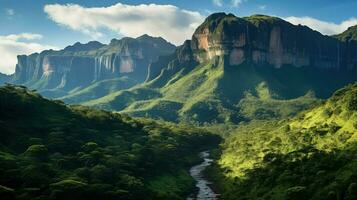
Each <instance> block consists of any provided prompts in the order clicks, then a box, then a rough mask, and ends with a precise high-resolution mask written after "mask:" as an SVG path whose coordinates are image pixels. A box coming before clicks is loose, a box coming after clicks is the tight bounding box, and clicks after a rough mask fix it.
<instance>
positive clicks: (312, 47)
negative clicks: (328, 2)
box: [0, 0, 357, 200]
mask: <svg viewBox="0 0 357 200" xmlns="http://www.w3.org/2000/svg"><path fill="white" fill-rule="evenodd" d="M182 1H184V0H182ZM33 2H35V1H33ZM36 2H37V1H36ZM39 2H42V1H39ZM180 2H181V1H180ZM215 2H223V1H215ZM226 2H228V0H227V1H226ZM232 2H233V3H234V2H236V4H237V5H238V4H243V3H247V2H253V1H247V0H241V1H231V3H232ZM341 2H342V1H341ZM344 2H345V1H344ZM289 3H290V1H289ZM324 3H325V2H324ZM224 5H225V6H224ZM224 5H223V4H222V5H221V7H222V9H223V8H226V7H227V5H228V4H224ZM356 5H357V4H356ZM158 6H159V8H160V9H159V10H160V12H158V11H157V10H156V11H155V12H153V11H152V10H150V9H154V8H157V7H158ZM49 7H50V8H51V7H52V9H65V11H64V12H62V13H66V14H67V12H68V13H71V15H68V22H70V23H82V22H83V23H87V21H88V19H87V18H85V17H83V19H82V17H81V18H80V19H77V20H75V21H72V20H71V17H74V18H75V17H76V16H82V14H83V13H84V12H85V11H88V10H90V16H92V13H95V12H100V14H103V13H105V12H104V11H106V12H108V9H109V10H110V12H109V14H110V15H108V16H107V15H103V16H102V17H98V18H97V17H95V16H94V14H93V16H94V17H93V20H97V19H101V20H104V19H107V17H108V18H110V16H111V15H115V17H120V16H121V14H122V13H116V12H114V11H113V10H115V9H129V11H127V12H124V14H126V15H128V16H127V19H125V20H124V21H128V22H129V23H131V22H132V21H135V20H144V21H145V27H144V28H146V25H147V26H148V27H150V26H152V25H153V24H154V25H155V31H154V32H151V33H157V32H161V31H167V30H162V28H160V27H161V26H162V25H163V24H164V25H165V23H164V21H165V20H167V19H164V18H165V17H162V16H161V15H160V16H158V17H157V18H155V20H158V19H159V20H160V23H157V22H156V21H155V23H149V21H150V20H148V21H146V17H142V16H141V15H137V13H136V12H135V14H134V11H132V10H131V9H132V8H134V7H135V8H136V7H140V8H141V9H144V10H145V12H147V13H149V14H148V15H150V16H151V15H157V14H158V13H160V14H162V13H161V10H165V9H169V10H170V13H171V12H172V13H176V12H179V13H181V14H180V15H178V17H177V16H176V15H175V16H176V18H175V17H174V16H171V15H170V16H171V17H168V19H169V20H171V21H173V22H175V23H179V24H181V22H182V24H181V25H182V26H183V27H184V24H185V23H184V21H185V20H186V21H189V22H190V25H189V27H190V30H191V31H188V32H190V34H191V35H190V37H189V38H187V37H186V36H185V37H186V38H185V40H183V41H182V43H180V44H178V43H177V44H176V43H175V44H172V43H171V42H169V41H166V40H165V39H164V38H163V37H161V36H160V35H161V34H154V35H153V36H149V35H147V34H146V33H141V32H140V34H141V36H139V35H140V34H133V35H131V36H135V37H129V36H128V37H127V36H126V35H125V34H120V36H123V37H122V38H119V39H115V38H114V39H112V40H110V42H109V43H108V44H102V43H101V42H98V41H90V42H88V43H83V44H82V43H80V42H76V43H74V44H73V45H70V46H67V47H64V48H62V49H59V48H56V49H55V50H53V49H50V50H43V51H42V52H38V53H32V54H30V55H18V56H17V57H16V59H17V64H16V65H15V66H14V73H13V74H2V73H0V200H101V199H103V200H357V59H356V55H357V25H354V26H351V27H349V28H348V27H347V25H353V24H350V23H352V22H350V21H345V22H343V23H342V22H341V24H335V23H332V22H331V23H328V22H320V21H318V20H317V22H319V23H322V24H324V25H329V26H331V25H332V26H334V28H335V29H338V30H335V31H333V34H326V33H325V32H319V31H318V30H317V29H316V27H314V26H313V27H312V28H310V27H308V26H306V25H302V24H300V23H299V24H296V23H292V22H291V21H289V20H288V18H279V17H275V16H267V15H261V14H255V15H251V16H246V17H237V16H235V15H234V14H232V13H229V14H227V13H224V12H219V13H211V14H210V15H208V14H205V15H202V16H201V15H200V13H199V12H191V11H188V10H180V9H178V7H175V6H170V5H156V4H150V5H146V4H142V5H135V6H133V5H126V4H124V3H117V4H116V5H113V6H109V7H100V8H99V7H93V8H86V7H81V6H80V5H72V4H68V5H60V4H55V5H52V6H51V5H50V6H49ZM237 7H238V6H237ZM47 8H48V7H47ZM76 9H79V11H78V13H77V12H76V13H73V10H76ZM112 9H113V10H112ZM41 10H43V9H41ZM154 10H155V9H154ZM0 11H1V9H0ZM205 12H206V11H205ZM207 12H211V11H207ZM128 13H129V14H128ZM13 14H14V15H15V13H13ZM124 14H123V15H124ZM0 15H1V12H0ZM173 15H174V14H173ZM206 15H208V16H206ZM328 15H330V13H328ZM192 16H195V17H193V18H194V19H191V18H192ZM276 16H279V15H276ZM280 16H281V15H280ZM0 17H1V16H0ZM13 17H15V16H13ZM16 17H17V16H16ZM57 17H58V16H57ZM148 17H149V16H148ZM88 18H91V17H88ZM56 19H57V18H56ZM66 19H67V16H66ZM294 19H295V18H294ZM304 19H305V20H306V19H308V20H312V21H313V22H316V21H314V20H313V18H311V19H310V18H308V17H307V18H304ZM48 20H49V21H51V20H52V21H53V20H54V18H53V17H52V18H51V17H50V16H49V17H48ZM131 20H132V21H131ZM161 20H162V21H163V23H161ZM190 20H196V21H197V23H193V21H192V23H191V21H190ZM290 20H291V18H290ZM351 20H352V21H353V20H355V19H354V18H351ZM110 21H111V22H115V24H117V23H118V24H119V23H121V21H120V20H110ZM317 22H316V23H317ZM356 23H357V22H356ZM56 24H57V25H58V24H60V25H64V26H63V29H65V28H66V27H67V26H68V27H70V28H72V29H76V28H74V26H75V25H73V24H72V25H73V26H72V25H67V26H66V25H65V24H61V23H60V22H56ZM99 24H102V23H99V22H98V26H100V27H101V26H102V25H99ZM181 25H180V28H179V30H180V31H181ZM87 26H88V27H87ZM194 26H195V27H196V28H195V29H194ZM342 26H343V27H342ZM68 27H67V28H68ZM87 28H88V29H87ZM97 28H98V27H97ZM101 28H104V29H105V26H104V27H101ZM127 28H130V27H127ZM131 28H133V27H131ZM141 28H143V27H141V26H137V27H134V29H135V30H137V29H138V30H139V29H141ZM92 29H93V30H92ZM114 29H122V28H118V27H116V28H114ZM114 29H113V30H114ZM342 29H343V30H342ZM46 30H48V29H46ZM128 30H129V29H128ZM331 30H332V29H331ZM331 30H330V31H331ZM61 31H63V30H62V29H61ZM73 31H82V32H88V33H92V32H93V33H94V32H95V33H98V34H99V35H100V33H99V32H97V31H99V30H96V29H95V27H94V26H91V25H89V24H88V25H87V24H86V27H84V28H78V30H73ZM100 31H102V30H100ZM145 31H146V30H145ZM182 32H186V31H184V30H182ZM128 33H130V31H128ZM149 33H150V32H149ZM58 34H60V33H58ZM174 35H175V36H177V37H178V36H180V37H181V32H180V33H178V34H177V33H175V34H174ZM124 36H125V37H124ZM137 36H139V37H137ZM66 37H68V36H66ZM41 38H42V36H41V35H36V34H35V35H31V34H29V33H25V34H20V35H8V36H2V35H0V51H1V50H2V49H5V48H2V46H1V45H2V44H3V43H2V40H6V41H7V43H6V44H21V45H22V46H26V45H25V42H26V41H27V42H31V41H32V40H41ZM56 38H59V37H58V36H57V33H56ZM46 40H47V39H44V41H46ZM83 40H85V39H83ZM24 41H25V42H24ZM81 41H82V40H81ZM108 41H109V40H108ZM32 42H35V41H32ZM29 44H30V43H29ZM31 44H32V46H36V45H35V44H36V43H31ZM29 46H31V45H29ZM61 46H62V44H61ZM26 47H27V46H26ZM36 47H37V46H36ZM46 47H47V46H46ZM11 48H12V47H11ZM49 48H50V46H49ZM9 49H10V48H9ZM0 56H2V53H1V52H0ZM1 59H3V57H0V61H1ZM0 67H2V66H0ZM0 69H1V68H0Z"/></svg>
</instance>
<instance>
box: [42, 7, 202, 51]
mask: <svg viewBox="0 0 357 200" xmlns="http://www.w3.org/2000/svg"><path fill="white" fill-rule="evenodd" d="M44 11H45V12H46V13H47V14H48V16H49V18H50V19H51V20H53V21H54V22H56V23H58V24H60V25H62V26H65V27H67V28H70V29H72V30H76V31H81V32H82V33H84V34H87V35H89V36H91V37H92V38H93V39H98V38H99V37H101V36H103V35H104V33H103V31H102V30H103V29H109V30H111V31H114V32H116V33H118V34H120V35H124V36H129V37H138V36H140V35H142V34H145V33H146V34H149V35H152V36H161V37H163V38H165V39H167V40H169V41H170V42H173V43H175V44H177V45H178V44H182V42H183V41H184V40H186V39H189V38H191V35H192V33H193V32H194V30H195V28H196V27H197V26H198V25H199V24H200V23H202V22H203V20H204V16H203V15H201V14H200V13H199V12H194V11H188V10H183V9H179V8H178V7H176V6H172V5H157V4H140V5H127V4H122V3H117V4H115V5H113V6H109V7H91V8H87V7H83V6H80V5H77V4H66V5H60V4H49V5H46V6H45V7H44Z"/></svg>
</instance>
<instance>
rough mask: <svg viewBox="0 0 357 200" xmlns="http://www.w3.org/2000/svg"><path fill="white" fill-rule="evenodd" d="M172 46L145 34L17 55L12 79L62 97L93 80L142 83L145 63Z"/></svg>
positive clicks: (148, 62) (144, 75) (17, 82)
mask: <svg viewBox="0 0 357 200" xmlns="http://www.w3.org/2000/svg"><path fill="white" fill-rule="evenodd" d="M174 49H175V46H174V45H172V44H171V43H169V42H167V41H165V40H164V39H163V38H160V37H151V36H148V35H143V36H141V37H138V38H129V37H125V38H122V39H120V40H117V39H112V40H111V42H110V43H109V44H108V45H104V44H101V43H99V42H96V41H91V42H88V43H86V44H81V43H78V42H77V43H75V44H74V45H71V46H68V47H66V48H64V49H62V50H59V51H54V50H45V51H42V52H41V53H34V54H31V55H29V56H26V55H20V56H18V64H17V65H16V72H15V74H14V77H13V78H12V81H11V82H12V83H14V84H23V85H26V86H28V87H30V88H32V89H37V90H38V91H40V92H41V93H42V94H45V95H46V96H49V97H59V96H64V95H66V94H68V93H70V92H71V91H77V90H79V89H83V88H85V87H87V86H89V85H90V84H92V83H93V82H96V81H101V80H105V79H113V78H120V77H123V76H127V77H128V78H130V79H132V81H131V82H142V81H144V80H145V78H146V75H147V68H148V65H149V64H150V63H151V62H153V61H155V60H156V59H157V58H158V56H159V55H165V54H169V53H171V52H173V51H174ZM117 83H118V82H117ZM130 86H132V85H130Z"/></svg>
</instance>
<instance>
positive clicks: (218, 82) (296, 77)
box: [84, 13, 357, 123]
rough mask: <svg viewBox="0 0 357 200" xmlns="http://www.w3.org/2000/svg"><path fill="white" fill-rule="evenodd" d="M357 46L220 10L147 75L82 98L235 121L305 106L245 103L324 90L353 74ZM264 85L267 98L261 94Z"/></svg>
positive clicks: (140, 111) (134, 109) (134, 110)
mask: <svg viewBox="0 0 357 200" xmlns="http://www.w3.org/2000/svg"><path fill="white" fill-rule="evenodd" d="M356 51H357V48H354V47H352V46H347V45H345V43H344V42H341V41H340V40H338V39H336V38H333V37H329V36H324V35H322V34H321V33H318V32H317V31H314V30H312V29H310V28H308V27H306V26H301V25H297V26H296V25H293V24H291V23H289V22H286V21H284V20H282V19H279V18H276V17H269V16H263V15H253V16H250V17H245V18H238V17H236V16H234V15H232V14H228V15H227V14H225V13H218V14H213V15H211V16H209V17H207V19H206V20H205V21H204V22H203V23H202V24H201V25H200V26H199V27H198V28H197V29H196V31H195V32H194V34H193V36H192V40H187V41H185V42H184V44H183V45H181V46H179V47H178V48H177V49H176V51H175V53H174V54H171V55H168V56H164V57H160V58H159V59H158V61H157V62H154V63H152V64H151V65H150V66H149V70H148V76H147V79H146V82H145V83H143V84H140V85H138V86H136V87H133V88H131V89H128V90H124V91H119V92H115V93H112V94H109V95H107V96H104V97H103V98H100V99H96V100H93V101H88V102H84V103H85V105H89V106H95V107H99V108H104V109H110V110H116V111H122V112H124V113H127V114H130V115H133V116H140V117H145V116H146V117H147V116H149V117H154V118H161V119H166V120H169V121H171V120H174V121H185V122H189V121H194V122H195V121H196V122H197V121H198V122H199V123H214V122H215V121H218V122H220V123H223V122H234V123H237V122H239V121H242V120H243V121H244V120H247V119H248V120H249V119H251V117H249V116H252V115H253V116H254V115H256V114H259V115H260V114H262V115H265V114H267V113H268V114H267V116H271V115H273V116H280V117H281V116H283V115H282V113H285V114H287V115H290V114H292V113H293V111H292V110H296V109H295V108H293V107H296V108H297V107H301V108H306V106H308V104H309V103H311V102H312V101H314V100H313V98H311V97H310V99H309V100H308V101H307V102H309V103H303V102H302V101H299V100H297V101H295V103H297V104H294V105H291V106H292V107H291V111H289V112H291V113H290V114H288V113H289V112H285V111H286V110H285V111H282V110H274V107H272V108H264V107H261V108H259V109H258V110H255V111H254V110H252V112H253V113H256V114H252V113H246V112H245V111H244V110H247V109H246V105H249V103H247V102H248V101H251V100H252V98H247V95H245V93H250V94H252V95H253V96H255V97H256V98H258V99H260V100H259V102H261V105H271V104H272V103H273V102H275V103H277V102H280V103H281V104H284V102H282V101H280V100H289V99H290V100H292V99H299V98H300V97H302V96H304V95H306V94H308V93H309V92H310V91H311V90H313V91H314V92H315V94H316V97H318V98H327V97H329V96H330V95H331V94H332V92H333V91H334V90H336V89H338V88H340V87H342V86H344V85H346V84H348V83H350V82H352V81H354V80H356V74H357V60H356V59H355V58H354V57H353V56H351V55H352V54H354V53H355V52H356ZM316 77H319V79H316ZM261 85H263V86H264V87H260V86H261ZM263 93H265V94H269V96H268V98H261V96H259V94H263ZM248 96H249V95H248ZM241 100H245V101H243V102H242V103H240V102H241ZM300 100H301V99H300ZM254 101H255V100H254ZM315 101H317V100H316V98H315ZM268 102H269V103H268ZM291 102H294V101H290V102H289V103H291ZM289 103H286V104H289ZM287 107H288V106H287ZM264 113H265V114H264ZM269 113H270V114H269ZM195 118H196V119H195Z"/></svg>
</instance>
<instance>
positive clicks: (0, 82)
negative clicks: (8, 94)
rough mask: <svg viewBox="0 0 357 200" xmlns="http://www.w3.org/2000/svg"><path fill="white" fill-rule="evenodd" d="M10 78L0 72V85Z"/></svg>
mask: <svg viewBox="0 0 357 200" xmlns="http://www.w3.org/2000/svg"><path fill="white" fill-rule="evenodd" d="M10 79H11V76H10V75H6V74H2V73H0V85H2V84H4V83H6V82H8V81H10Z"/></svg>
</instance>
